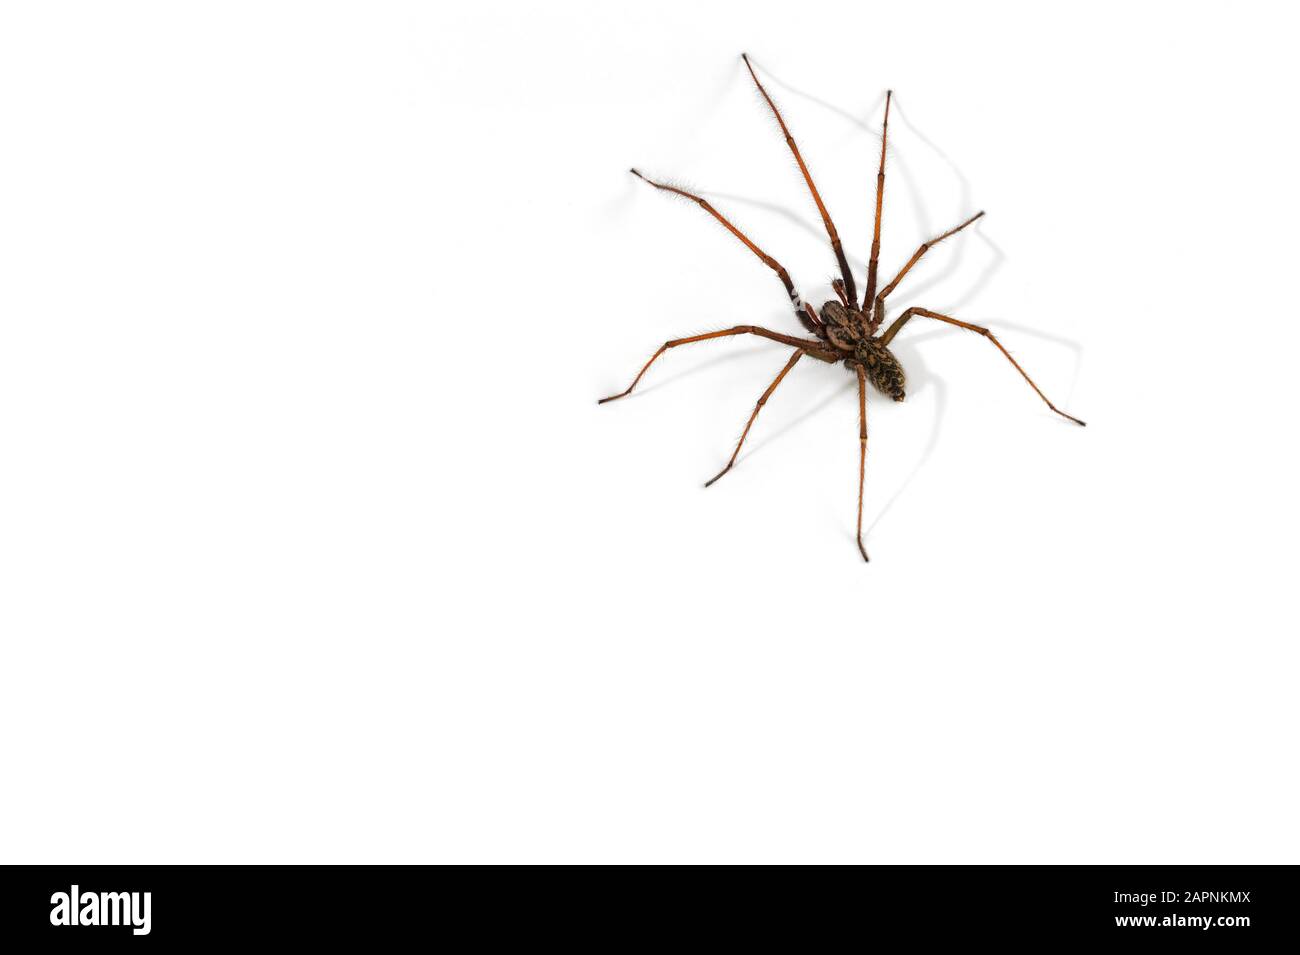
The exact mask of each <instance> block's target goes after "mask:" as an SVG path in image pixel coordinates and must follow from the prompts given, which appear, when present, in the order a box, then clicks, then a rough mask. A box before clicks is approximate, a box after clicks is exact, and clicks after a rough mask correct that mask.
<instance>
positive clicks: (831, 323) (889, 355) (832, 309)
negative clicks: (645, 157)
mask: <svg viewBox="0 0 1300 955" xmlns="http://www.w3.org/2000/svg"><path fill="white" fill-rule="evenodd" d="M741 59H742V60H743V61H744V63H745V67H746V69H748V70H749V75H750V77H751V78H752V79H753V81H754V85H755V86H756V87H758V92H759V93H760V94H761V95H762V97H763V99H764V101H766V103H767V105H768V108H769V109H771V111H772V115H773V116H775V117H776V122H777V125H778V126H780V127H781V132H782V133H783V134H784V135H785V143H786V145H787V146H789V147H790V152H791V153H792V154H793V155H794V161H795V163H796V164H797V165H798V166H799V172H800V173H801V174H802V175H803V180H804V182H805V183H806V184H807V186H808V191H809V192H810V193H811V194H812V199H813V202H814V203H815V204H816V206H817V211H818V213H820V214H821V217H822V224H823V225H824V226H825V227H826V233H827V235H828V236H829V237H830V240H831V249H832V251H833V252H834V253H835V260H836V262H837V264H838V265H839V270H840V275H841V278H837V279H834V280H833V281H832V282H831V287H832V289H833V290H834V291H835V294H836V296H837V297H838V299H839V301H829V302H826V303H825V304H824V305H822V307H821V311H820V312H818V311H817V310H816V309H814V308H813V307H812V306H811V305H810V304H808V303H807V302H805V301H804V300H803V299H801V298H800V297H799V293H798V292H797V291H796V290H795V286H794V282H793V281H791V279H790V274H789V273H788V272H787V271H786V270H785V268H784V267H783V266H782V265H781V263H779V262H777V260H776V259H774V258H772V257H771V256H770V255H768V254H767V253H766V252H764V251H763V250H762V249H760V248H759V247H758V246H757V245H755V244H754V242H753V241H751V240H750V238H749V236H747V235H745V233H743V232H741V231H740V230H739V229H738V228H736V227H735V226H734V225H732V223H731V221H730V220H729V219H727V217H726V216H724V215H723V214H722V213H720V212H718V210H717V209H715V208H713V206H712V205H711V204H710V203H709V202H708V201H706V200H705V199H703V198H701V197H700V196H697V195H695V194H693V193H690V192H687V191H686V190H685V189H679V188H677V187H676V186H672V185H668V184H666V183H662V182H656V181H654V180H653V179H649V178H647V177H646V176H643V175H642V174H641V173H640V172H638V171H637V170H636V169H632V170H631V173H632V175H634V176H636V177H637V178H638V179H641V180H642V181H644V182H646V183H648V184H649V185H651V186H654V188H656V189H660V190H662V191H664V192H670V193H673V194H674V195H678V196H681V197H683V198H685V199H689V200H691V201H692V202H694V203H696V204H697V205H699V207H700V208H701V209H703V210H704V211H705V212H707V213H708V214H709V215H711V216H713V218H715V219H717V220H718V222H720V223H721V224H722V226H723V227H724V228H725V229H727V231H729V232H730V233H731V234H732V235H734V236H735V237H736V238H737V239H739V240H740V241H741V242H742V243H744V245H745V247H746V248H748V249H749V251H751V252H753V253H754V255H756V256H758V258H759V259H760V260H761V261H762V263H763V264H764V265H766V266H767V267H768V268H769V269H771V270H772V271H773V272H775V273H776V275H777V278H779V279H780V280H781V284H782V285H783V286H784V287H785V292H786V295H788V296H789V297H790V304H791V306H792V307H793V308H794V314H795V317H796V318H797V319H798V320H799V322H800V324H801V325H803V327H804V328H805V329H806V330H807V331H809V332H811V333H812V334H813V335H815V336H816V337H815V338H800V337H797V336H794V335H786V334H785V333H783V332H776V331H772V330H771V329H768V328H760V327H758V326H756V325H737V326H736V327H735V328H726V329H723V330H721V331H716V332H708V333H706V334H703V335H693V336H691V337H690V338H676V339H673V340H671V341H667V342H664V343H663V345H661V346H660V347H659V350H658V351H656V352H655V353H654V354H653V355H651V356H650V360H649V361H647V362H646V363H645V365H644V366H643V367H642V368H641V371H640V372H638V373H637V376H636V377H635V378H634V379H632V384H630V385H628V386H627V390H625V391H621V392H619V393H618V394H616V395H610V396H609V397H608V398H601V399H600V401H599V402H598V404H604V403H605V402H607V401H614V400H616V399H618V398H623V397H625V396H626V395H628V394H631V392H632V389H633V388H635V387H636V386H637V383H638V382H639V381H640V380H641V378H642V377H643V376H644V375H645V373H646V371H647V370H648V369H649V368H650V366H651V365H652V364H654V362H655V360H656V359H657V358H659V356H660V355H662V354H663V353H664V352H666V351H668V349H670V348H676V347H677V346H679V345H689V344H691V343H693V342H702V341H708V340H709V339H713V338H725V337H728V336H731V335H757V336H759V337H760V338H767V339H770V340H771V341H774V342H779V343H781V344H782V345H788V346H790V347H791V348H793V349H794V351H793V353H792V354H791V355H790V359H789V361H787V362H786V363H785V367H784V368H782V369H781V371H780V372H779V373H778V374H777V376H776V378H774V379H773V380H772V383H771V384H770V385H768V386H767V390H766V391H764V392H763V394H762V395H761V396H759V399H758V403H757V404H756V405H754V410H753V412H751V413H750V416H749V420H748V421H747V422H745V430H744V431H742V432H741V434H740V440H739V441H738V442H737V443H736V449H735V451H733V452H732V454H731V460H729V461H728V462H727V465H726V467H724V468H723V469H722V470H721V471H719V472H718V473H717V474H716V475H714V476H713V477H712V478H710V479H709V480H708V481H707V482H706V483H705V485H704V486H705V487H709V486H710V485H712V484H713V483H714V482H715V481H717V480H718V478H720V477H722V476H723V475H724V474H726V473H727V472H728V471H730V470H731V469H732V467H733V466H734V465H735V463H736V457H737V456H738V455H739V454H740V449H741V447H742V446H743V445H744V444H745V438H746V437H748V436H749V429H750V428H751V427H752V426H753V424H754V419H755V418H757V417H758V413H759V412H760V411H761V410H763V405H765V404H766V403H767V400H768V399H769V398H770V397H772V393H773V392H774V391H776V389H777V386H778V385H780V384H781V382H782V381H783V380H784V379H785V376H786V375H788V374H789V373H790V369H792V368H793V367H794V366H795V365H796V364H797V363H798V361H799V359H800V358H803V357H804V356H805V355H808V356H809V357H811V358H815V359H817V360H818V361H824V362H826V363H828V364H832V365H833V364H836V363H841V362H842V363H843V364H844V366H845V368H847V369H849V370H850V371H851V372H853V374H855V375H856V376H857V379H858V422H859V424H858V439H859V444H860V452H859V456H858V551H859V552H860V553H861V554H862V559H863V560H864V561H865V560H869V558H868V557H867V549H866V547H864V546H863V544H862V489H863V484H864V482H865V479H866V468H867V382H870V383H871V385H872V387H873V388H875V390H876V391H878V392H880V393H881V394H882V395H885V396H886V397H889V398H892V399H893V400H894V401H902V400H903V398H904V394H905V392H904V388H905V386H906V380H907V379H906V376H905V375H904V373H903V366H902V365H901V364H899V361H898V359H897V358H896V357H894V353H893V352H891V351H890V350H889V343H890V342H892V341H893V340H894V336H895V335H897V334H898V333H899V332H900V331H902V329H903V326H904V325H906V324H907V323H908V322H909V321H911V320H912V319H913V318H914V317H918V316H919V317H921V318H931V319H934V320H935V321H939V322H945V323H947V324H949V325H956V326H957V327H958V328H965V329H968V330H969V331H972V332H976V333H978V334H980V335H983V336H984V337H985V338H987V339H988V340H989V341H990V342H992V343H993V345H994V346H995V347H996V348H997V349H998V351H1000V352H1002V354H1003V355H1005V356H1006V359H1007V361H1009V362H1011V364H1012V366H1013V367H1014V368H1015V369H1016V371H1018V372H1020V375H1021V376H1022V377H1023V378H1024V379H1025V381H1027V382H1028V383H1029V387H1031V388H1033V389H1034V391H1035V392H1036V393H1037V394H1038V397H1040V398H1042V399H1043V401H1044V402H1045V403H1046V404H1047V407H1049V408H1051V409H1052V410H1053V411H1055V412H1056V413H1057V414H1059V415H1061V416H1062V417H1063V418H1066V419H1068V420H1070V421H1073V422H1074V423H1075V424H1078V425H1082V424H1084V422H1082V421H1080V420H1079V419H1078V418H1076V417H1074V416H1073V415H1070V414H1066V413H1065V412H1064V411H1062V410H1061V409H1060V408H1058V407H1056V405H1054V404H1052V402H1051V401H1049V400H1048V398H1047V395H1045V394H1043V392H1042V390H1041V389H1040V388H1039V387H1038V386H1037V385H1036V384H1034V381H1033V379H1032V378H1030V377H1029V375H1028V374H1027V373H1026V372H1025V370H1024V369H1023V368H1021V367H1020V365H1019V364H1018V363H1017V362H1016V360H1015V359H1014V358H1012V357H1011V353H1010V352H1008V351H1007V350H1006V348H1004V347H1003V346H1002V343H1001V342H999V341H998V340H997V338H996V337H995V336H994V334H993V333H992V332H990V331H989V330H988V329H987V328H984V327H982V326H980V325H973V324H971V323H970V322H964V321H962V320H961V319H958V318H953V317H952V316H951V315H944V314H942V313H941V312H935V311H931V310H930V309H927V308H920V307H918V306H912V307H911V308H908V309H906V310H905V311H903V313H902V314H900V315H899V316H898V317H897V318H896V319H894V321H893V322H892V323H891V324H890V325H889V327H888V328H886V329H885V331H884V333H883V334H882V333H881V332H880V327H881V325H883V324H884V322H885V299H887V298H888V297H889V295H890V293H892V292H893V291H894V289H896V288H897V287H898V283H899V282H901V281H902V280H903V277H904V276H905V275H907V273H908V272H910V271H911V269H912V267H913V266H914V265H916V263H917V262H918V261H920V259H921V257H922V256H923V255H925V253H926V252H928V251H930V249H932V248H934V247H935V246H936V245H938V244H939V243H940V242H942V241H943V240H944V239H947V238H950V237H951V236H954V235H956V234H957V233H958V232H960V231H961V230H962V229H965V228H966V227H967V226H969V225H970V224H971V223H973V222H975V221H976V220H977V219H979V218H980V217H981V216H983V215H984V213H983V212H977V213H976V214H975V215H973V216H971V217H970V218H969V219H967V220H966V221H965V222H963V223H961V224H960V225H958V226H956V227H955V228H952V229H949V230H948V231H947V232H945V233H943V234H942V235H939V236H936V237H935V238H933V239H930V240H929V241H928V242H922V243H921V245H920V247H919V248H917V250H916V251H915V252H913V253H912V257H911V258H910V259H908V260H907V262H906V263H905V264H904V265H903V267H902V268H901V269H899V270H898V274H897V275H895V276H894V278H893V279H892V280H891V281H890V282H889V283H888V284H887V285H885V287H884V288H882V289H880V290H878V291H877V289H876V273H877V265H878V262H879V259H880V216H881V211H882V209H883V205H884V197H885V151H886V147H887V144H888V142H889V105H890V102H891V100H892V99H893V95H894V94H893V90H888V91H886V93H885V120H884V126H883V129H882V132H881V138H880V170H879V172H877V174H876V216H875V227H874V229H873V231H872V236H871V258H870V260H869V261H868V264H867V286H866V292H865V294H864V295H863V297H862V304H861V305H859V304H858V299H857V287H856V285H855V284H854V281H853V273H852V271H851V270H850V269H849V263H848V260H847V259H846V258H845V257H844V249H843V247H842V245H841V243H840V237H839V233H838V232H836V231H835V223H833V222H832V221H831V216H830V213H829V212H827V211H826V205H825V203H823V202H822V198H821V195H820V194H819V193H818V192H817V187H816V186H815V185H814V184H813V179H812V174H811V173H809V172H808V165H807V163H805V162H804V159H803V156H802V155H801V154H800V152H799V147H798V146H797V145H795V141H794V137H793V136H792V135H790V129H789V127H787V126H786V124H785V120H784V119H783V118H782V116H781V111H780V110H778V109H777V108H776V104H775V103H774V102H772V97H770V96H769V95H768V94H767V90H766V89H764V88H763V84H762V83H761V82H759V79H758V74H757V73H755V72H754V67H753V64H751V63H750V61H749V56H748V54H741Z"/></svg>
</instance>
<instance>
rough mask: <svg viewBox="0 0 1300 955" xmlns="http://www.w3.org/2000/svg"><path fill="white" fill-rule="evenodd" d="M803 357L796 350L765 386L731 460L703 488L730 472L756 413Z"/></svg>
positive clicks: (799, 349) (802, 352)
mask: <svg viewBox="0 0 1300 955" xmlns="http://www.w3.org/2000/svg"><path fill="white" fill-rule="evenodd" d="M803 356H804V351H803V349H802V348H796V349H795V352H794V354H793V355H791V356H790V360H789V361H788V362H786V363H785V367H784V368H782V369H781V373H780V374H779V375H777V376H776V378H775V379H774V380H773V382H772V383H771V384H770V385H768V386H767V391H765V392H763V394H762V396H761V397H760V398H759V399H758V404H756V405H754V410H753V412H752V413H751V414H750V416H749V420H748V421H746V422H745V430H744V431H742V432H741V433H740V440H739V441H737V442H736V450H735V451H732V452H731V460H730V461H728V462H727V466H726V467H725V468H723V469H722V470H721V471H719V472H718V473H717V474H715V475H713V477H711V478H710V479H709V480H707V481H705V482H704V486H705V487H708V486H709V485H711V484H712V483H713V482H714V481H716V480H717V479H718V478H720V477H722V475H724V474H726V473H727V472H728V471H730V470H731V468H732V466H733V465H734V464H735V463H736V457H737V456H738V455H739V454H740V449H741V447H742V446H743V445H744V443H745V439H746V438H747V437H749V429H750V428H751V427H752V426H753V424H754V419H755V418H757V417H758V413H759V412H760V411H762V410H763V405H765V404H767V399H768V398H770V397H772V392H774V391H776V386H777V385H779V384H780V383H781V379H782V378H784V377H785V376H786V375H787V374H789V373H790V369H791V368H793V367H794V366H795V363H796V362H797V361H798V360H799V359H800V358H802V357H803Z"/></svg>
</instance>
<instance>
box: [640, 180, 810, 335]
mask: <svg viewBox="0 0 1300 955" xmlns="http://www.w3.org/2000/svg"><path fill="white" fill-rule="evenodd" d="M630 172H631V173H632V175H634V176H636V177H637V178H638V179H640V180H641V181H642V182H644V183H648V184H649V185H651V186H654V187H655V188H656V189H661V190H663V191H664V192H671V193H672V194H673V195H675V196H681V197H682V198H683V199H689V200H691V202H694V203H695V204H696V205H698V206H699V207H700V208H701V209H703V210H704V211H705V212H707V213H708V214H709V215H711V216H713V218H715V219H717V220H718V221H719V222H720V223H722V227H723V228H724V229H726V230H727V231H728V232H730V233H731V234H732V235H734V236H735V237H736V238H737V239H739V240H740V241H741V242H743V243H744V244H745V248H747V249H749V251H750V252H753V253H754V254H755V255H756V256H758V257H759V259H760V260H762V262H763V264H764V265H766V266H767V267H768V268H769V269H771V270H772V271H773V272H775V273H776V277H777V278H779V279H780V280H781V284H782V285H784V286H785V294H786V295H788V296H790V304H791V305H793V306H794V314H795V316H796V317H797V318H798V319H799V322H800V324H802V325H803V326H804V327H805V328H807V329H808V331H810V332H814V331H816V330H817V326H818V325H820V322H818V321H814V322H813V324H809V322H810V321H811V320H815V319H816V318H817V313H816V312H815V311H813V310H812V309H811V308H809V307H807V306H806V305H805V303H804V300H803V299H801V298H800V297H799V293H798V292H796V291H795V288H794V282H792V281H790V273H789V272H787V271H786V270H785V267H784V266H783V265H781V263H780V262H778V261H777V260H776V259H774V258H772V257H771V256H770V255H768V254H767V253H766V252H764V251H763V250H762V249H760V248H759V247H758V246H757V245H755V244H754V242H753V241H752V240H751V239H750V238H749V236H747V235H745V233H743V232H741V231H740V230H739V229H737V228H736V227H735V226H734V225H732V223H731V220H730V219H728V218H727V217H726V216H724V215H723V214H722V213H721V212H719V211H718V210H717V209H715V208H713V206H712V205H711V204H710V203H709V202H708V201H707V200H705V199H703V198H701V197H700V196H697V195H695V193H693V192H687V191H686V190H685V189H678V188H677V187H676V186H670V185H668V184H667V183H662V182H655V181H654V180H653V179H647V178H646V177H645V176H643V175H641V173H639V172H638V171H637V170H635V169H632V170H630Z"/></svg>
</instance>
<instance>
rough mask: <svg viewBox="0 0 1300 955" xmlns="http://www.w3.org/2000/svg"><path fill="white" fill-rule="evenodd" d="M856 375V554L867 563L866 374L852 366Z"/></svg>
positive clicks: (868, 558)
mask: <svg viewBox="0 0 1300 955" xmlns="http://www.w3.org/2000/svg"><path fill="white" fill-rule="evenodd" d="M853 370H854V371H856V372H857V373H858V441H859V442H860V443H861V448H862V450H861V451H860V453H859V455H858V552H859V553H861V554H862V559H863V560H866V561H869V560H871V558H870V557H868V556H867V549H866V548H865V547H863V546H862V487H863V485H864V484H866V481H867V373H866V372H865V371H864V370H863V368H862V366H861V365H854V366H853Z"/></svg>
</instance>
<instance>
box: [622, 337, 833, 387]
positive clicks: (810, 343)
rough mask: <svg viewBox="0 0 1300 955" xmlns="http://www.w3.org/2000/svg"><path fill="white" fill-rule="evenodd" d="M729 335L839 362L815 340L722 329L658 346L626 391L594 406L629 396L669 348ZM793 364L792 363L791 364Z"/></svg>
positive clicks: (677, 339) (826, 360)
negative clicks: (767, 341) (753, 338)
mask: <svg viewBox="0 0 1300 955" xmlns="http://www.w3.org/2000/svg"><path fill="white" fill-rule="evenodd" d="M729 335H758V336H759V337H760V338H770V339H771V340H772V341H774V342H780V343H781V344H783V345H792V346H793V347H795V348H798V349H800V353H801V354H809V355H812V356H813V357H814V358H817V359H820V360H821V361H825V362H836V361H839V358H840V356H839V355H837V354H836V353H835V352H833V351H831V350H830V349H828V348H827V347H826V346H825V345H824V344H822V343H821V342H819V341H817V340H816V339H808V338H795V337H794V336H793V335H782V334H781V333H780V332H774V331H772V330H771V329H767V328H759V327H758V326H757V325H737V326H736V327H735V328H724V329H723V330H722V331H719V332H706V333H705V334H703V335H692V336H691V337H690V338H675V339H673V340H672V341H667V342H664V343H663V344H662V345H660V346H659V350H658V351H657V352H655V353H654V354H653V355H651V356H650V360H649V361H647V362H646V363H645V366H644V367H643V368H642V369H641V371H640V372H638V373H637V376H636V377H635V378H633V379H632V384H630V385H628V386H627V390H626V391H620V392H619V393H618V394H616V395H610V396H609V397H608V398H601V399H600V400H599V401H598V402H596V404H600V405H603V404H604V403H605V402H606V401H614V400H616V399H618V398H622V397H624V396H626V395H629V394H631V392H632V389H633V388H635V387H636V386H637V383H638V382H639V381H640V380H641V377H642V376H643V375H644V374H645V373H646V371H647V370H648V369H649V368H650V366H651V365H653V364H654V363H655V359H657V358H658V357H659V356H660V355H662V354H663V353H664V352H666V351H667V350H668V349H670V348H676V347H677V346H678V345H689V344H691V343H692V342H703V341H708V340H709V339H711V338H726V337H727V336H729ZM792 364H793V362H792ZM787 370H789V369H787Z"/></svg>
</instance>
